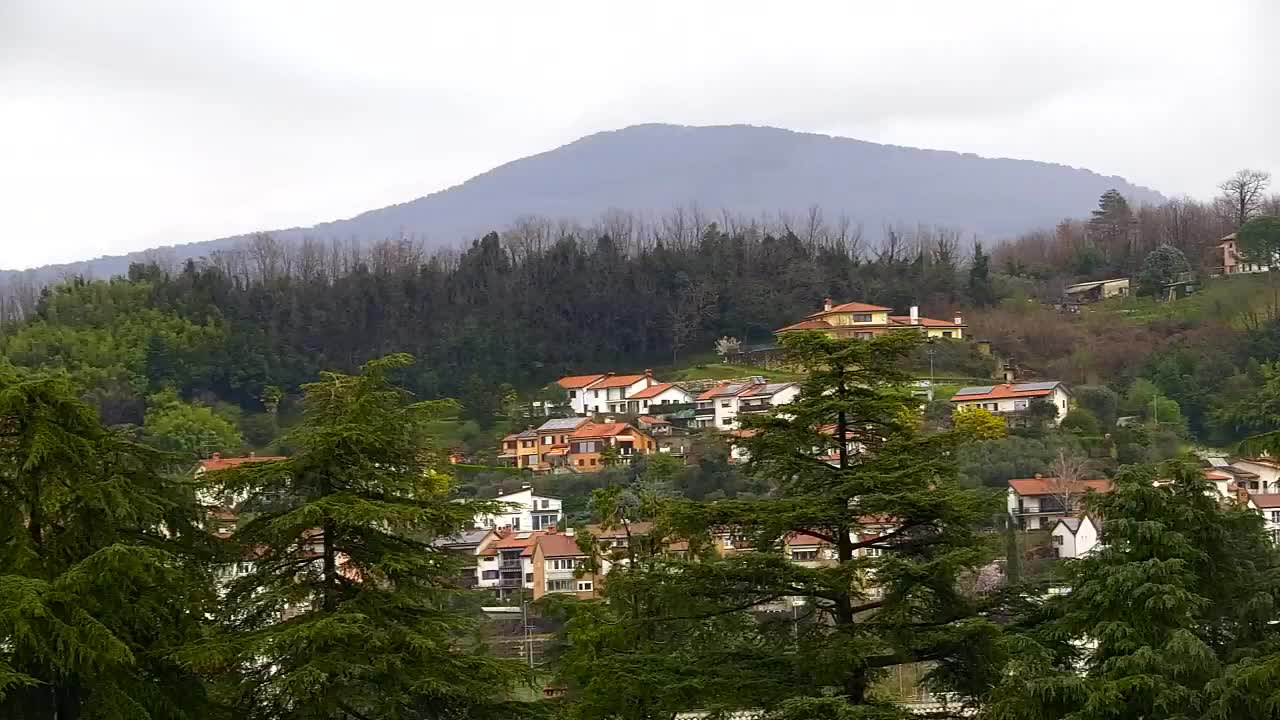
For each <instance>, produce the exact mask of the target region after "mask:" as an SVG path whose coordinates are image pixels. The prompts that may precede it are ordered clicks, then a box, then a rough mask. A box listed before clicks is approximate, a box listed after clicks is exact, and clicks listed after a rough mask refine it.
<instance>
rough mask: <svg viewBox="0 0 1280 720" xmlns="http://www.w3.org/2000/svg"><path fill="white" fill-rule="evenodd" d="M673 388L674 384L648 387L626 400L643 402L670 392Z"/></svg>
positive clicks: (659, 384)
mask: <svg viewBox="0 0 1280 720" xmlns="http://www.w3.org/2000/svg"><path fill="white" fill-rule="evenodd" d="M673 387H676V385H675V383H658V384H657V385H650V386H649V387H647V388H645V389H643V390H641V391H639V392H637V393H635V394H634V395H630V396H628V397H627V399H628V400H644V399H646V398H651V397H656V396H658V395H661V394H662V393H664V392H666V391H668V390H670V389H671V388H673ZM677 389H678V388H677Z"/></svg>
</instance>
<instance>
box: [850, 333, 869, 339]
mask: <svg viewBox="0 0 1280 720" xmlns="http://www.w3.org/2000/svg"><path fill="white" fill-rule="evenodd" d="M853 336H854V337H855V338H856V339H858V340H870V339H871V333H869V332H860V333H854V334H853Z"/></svg>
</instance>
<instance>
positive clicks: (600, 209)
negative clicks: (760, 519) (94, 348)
mask: <svg viewBox="0 0 1280 720" xmlns="http://www.w3.org/2000/svg"><path fill="white" fill-rule="evenodd" d="M1112 187H1115V188H1116V189H1119V190H1120V191H1121V192H1122V193H1123V194H1125V195H1126V196H1127V197H1129V198H1130V200H1131V201H1132V202H1134V203H1135V204H1138V203H1154V202H1160V201H1162V200H1163V199H1164V198H1163V196H1162V195H1161V194H1160V193H1158V192H1156V191H1154V190H1151V189H1149V188H1146V187H1143V186H1139V185H1136V184H1133V183H1130V182H1129V181H1127V180H1126V179H1124V178H1122V177H1119V176H1115V175H1110V176H1108V175H1102V174H1100V173H1097V172H1094V171H1092V170H1088V169H1085V168H1079V167H1073V166H1069V165H1064V164H1059V163H1048V162H1043V161H1037V160H1021V159H1014V158H988V157H983V156H979V155H976V154H973V153H963V152H957V151H952V150H937V149H924V148H913V147H907V146H900V145H886V144H880V143H873V142H869V141H866V140H857V139H854V138H846V137H840V136H834V135H824V134H819V133H806V132H799V131H794V130H786V129H782V128H773V127H764V126H755V125H742V124H738V125H712V126H687V125H670V124H664V123H645V124H638V125H631V126H628V127H625V128H621V129H616V130H605V131H601V132H597V133H592V134H590V135H586V136H584V137H581V138H579V139H577V140H574V141H572V142H570V143H567V144H565V145H561V146H559V147H556V148H552V149H549V150H546V151H543V152H540V153H535V154H533V155H529V156H526V157H522V158H518V159H515V160H511V161H509V162H506V163H503V164H501V165H498V166H496V167H494V168H491V169H489V170H486V171H484V172H482V173H479V174H477V175H475V176H474V177H472V178H470V179H468V180H466V181H464V182H462V183H459V184H457V185H453V186H450V187H447V188H443V189H441V190H437V191H435V192H432V193H429V194H427V195H424V196H422V197H418V198H415V199H412V200H408V201H405V202H403V203H397V204H393V205H388V206H386V207H382V208H377V209H372V210H367V211H365V212H362V213H358V214H356V215H353V216H351V217H349V218H343V219H336V220H330V221H325V222H320V223H317V224H316V225H312V226H309V227H292V228H283V229H276V230H266V231H264V232H269V233H270V234H272V235H273V236H275V237H276V238H277V239H279V240H281V241H284V242H291V241H297V240H301V239H303V238H317V239H325V240H327V239H330V238H340V239H343V240H347V239H356V240H358V241H360V242H374V241H377V240H382V239H386V238H389V237H403V236H412V237H415V238H417V239H421V240H423V241H424V244H425V245H427V246H428V247H431V248H441V247H450V246H457V245H460V244H461V243H464V242H466V241H468V240H470V239H472V238H474V237H477V236H479V235H481V234H483V233H485V232H488V231H491V230H500V229H502V228H504V227H507V226H509V225H510V224H511V223H512V222H514V221H516V220H517V219H518V218H520V217H528V216H541V217H547V218H551V219H554V220H561V219H564V220H570V221H576V222H589V221H591V220H594V219H597V218H599V217H600V216H601V214H603V213H605V212H608V211H610V210H624V211H628V212H633V213H636V214H638V215H641V216H646V215H656V214H661V213H665V212H669V211H671V210H672V209H673V208H676V207H682V206H690V205H693V206H698V207H702V208H706V209H714V210H715V211H720V210H727V211H730V212H733V213H738V214H743V215H747V216H761V215H764V214H770V213H784V212H789V213H798V212H803V211H805V210H806V209H807V208H809V207H811V206H813V205H817V206H819V207H821V208H822V209H823V211H824V212H825V213H827V214H828V215H829V216H836V215H844V216H847V217H849V218H850V219H851V220H852V221H854V222H858V223H861V224H863V225H864V226H866V227H875V226H876V225H881V226H887V225H894V224H913V225H914V224H927V225H938V226H946V227H953V228H957V229H961V230H963V231H965V232H967V233H968V232H972V233H975V234H977V235H979V236H982V237H984V238H985V239H988V240H999V239H1002V238H1005V237H1008V236H1010V235H1013V234H1016V233H1018V232H1022V231H1026V230H1030V229H1033V228H1035V227H1040V226H1044V225H1048V224H1052V223H1056V222H1058V221H1060V220H1062V219H1064V218H1067V217H1080V216H1083V215H1085V214H1086V213H1087V212H1088V211H1089V210H1090V209H1092V207H1093V205H1094V203H1095V202H1096V200H1097V197H1098V195H1100V194H1101V193H1102V192H1104V191H1106V190H1108V189H1110V188H1112ZM252 235H253V234H252V233H251V234H246V235H236V236H229V237H224V238H217V239H212V240H206V241H198V242H194V243H187V244H182V245H170V246H161V247H157V248H151V249H148V250H141V251H137V252H133V253H126V254H123V255H113V256H103V257H99V258H94V259H91V260H86V261H81V262H75V263H64V264H58V265H46V266H42V267H39V268H33V269H31V270H23V271H17V270H0V280H5V279H7V278H12V277H15V276H20V275H26V276H28V277H32V278H34V279H36V280H37V281H47V280H48V279H53V278H57V277H60V276H65V275H72V274H84V275H89V276H94V277H105V276H109V275H115V274H120V273H123V272H125V271H126V270H127V268H128V266H129V264H130V263H132V262H138V261H143V260H146V259H148V258H154V257H156V256H157V255H158V254H163V255H171V256H172V257H171V259H172V260H174V261H176V262H182V261H185V260H187V259H191V258H199V257H204V256H207V255H209V254H210V253H212V252H216V251H218V250H223V249H227V248H229V247H233V246H235V245H236V244H238V243H240V242H242V241H243V240H245V239H247V238H249V237H252Z"/></svg>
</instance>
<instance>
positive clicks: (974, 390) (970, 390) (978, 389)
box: [956, 385, 995, 395]
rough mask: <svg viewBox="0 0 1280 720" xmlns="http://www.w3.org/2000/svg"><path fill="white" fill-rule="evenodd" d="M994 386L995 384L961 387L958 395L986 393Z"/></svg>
mask: <svg viewBox="0 0 1280 720" xmlns="http://www.w3.org/2000/svg"><path fill="white" fill-rule="evenodd" d="M994 387H995V386H994V385H975V386H974V387H967V388H960V389H959V390H957V391H956V395H986V394H987V393H989V392H991V390H992V388H994Z"/></svg>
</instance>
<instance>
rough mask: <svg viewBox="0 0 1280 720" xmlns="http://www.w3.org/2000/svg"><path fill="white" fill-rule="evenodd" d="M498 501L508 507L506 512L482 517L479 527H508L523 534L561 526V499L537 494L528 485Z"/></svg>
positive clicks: (479, 518)
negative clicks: (551, 526) (523, 532)
mask: <svg viewBox="0 0 1280 720" xmlns="http://www.w3.org/2000/svg"><path fill="white" fill-rule="evenodd" d="M497 501H498V502H500V503H505V504H506V505H507V510H506V512H504V513H500V514H496V515H481V516H479V517H477V518H476V524H477V525H479V526H480V527H482V528H502V527H507V528H511V529H512V530H514V531H516V532H521V531H529V530H543V529H545V528H546V527H548V526H550V525H557V524H560V518H561V512H560V511H561V502H560V498H556V497H551V496H550V495H538V494H535V493H534V492H533V488H532V487H531V486H530V485H529V484H528V483H526V484H525V486H524V488H523V489H522V490H520V491H519V492H513V493H509V494H507V495H500V496H498V498H497Z"/></svg>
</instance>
